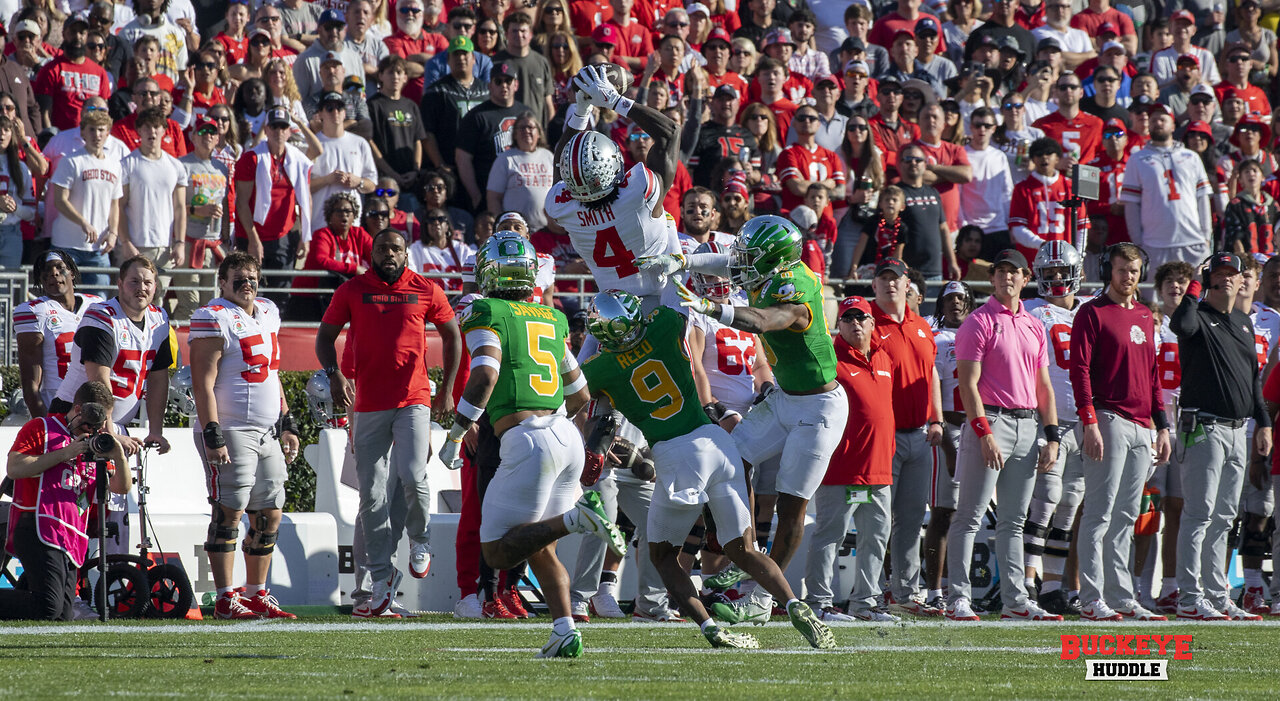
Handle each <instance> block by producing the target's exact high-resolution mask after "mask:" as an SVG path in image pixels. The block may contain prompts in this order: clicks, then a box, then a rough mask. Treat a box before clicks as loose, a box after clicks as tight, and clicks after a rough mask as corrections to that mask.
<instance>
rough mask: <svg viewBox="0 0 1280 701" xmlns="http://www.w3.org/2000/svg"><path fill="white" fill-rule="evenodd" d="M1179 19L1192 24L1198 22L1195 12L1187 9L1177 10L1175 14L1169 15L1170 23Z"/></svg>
mask: <svg viewBox="0 0 1280 701" xmlns="http://www.w3.org/2000/svg"><path fill="white" fill-rule="evenodd" d="M1178 20H1182V21H1183V22H1190V23H1191V24H1195V23H1196V16H1195V15H1193V14H1191V13H1190V12H1189V11H1187V10H1178V11H1177V12H1175V13H1173V14H1171V15H1169V24H1173V23H1174V22H1177V21H1178Z"/></svg>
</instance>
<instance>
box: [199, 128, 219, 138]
mask: <svg viewBox="0 0 1280 701" xmlns="http://www.w3.org/2000/svg"><path fill="white" fill-rule="evenodd" d="M217 135H218V128H217V127H215V126H206V127H200V128H199V129H196V136H217Z"/></svg>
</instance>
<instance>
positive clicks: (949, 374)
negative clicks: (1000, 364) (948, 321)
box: [933, 327, 964, 412]
mask: <svg viewBox="0 0 1280 701" xmlns="http://www.w3.org/2000/svg"><path fill="white" fill-rule="evenodd" d="M933 342H934V343H935V344H937V346H938V354H937V355H935V356H934V357H933V367H934V369H935V370H936V371H937V372H938V386H939V387H940V388H941V390H942V410H943V411H960V412H963V411H964V402H962V401H960V375H959V372H958V370H957V369H956V329H949V328H945V327H936V328H934V330H933Z"/></svg>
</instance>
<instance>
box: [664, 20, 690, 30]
mask: <svg viewBox="0 0 1280 701" xmlns="http://www.w3.org/2000/svg"><path fill="white" fill-rule="evenodd" d="M667 26H668V27H671V28H672V29H675V28H676V27H687V26H689V23H688V22H667Z"/></svg>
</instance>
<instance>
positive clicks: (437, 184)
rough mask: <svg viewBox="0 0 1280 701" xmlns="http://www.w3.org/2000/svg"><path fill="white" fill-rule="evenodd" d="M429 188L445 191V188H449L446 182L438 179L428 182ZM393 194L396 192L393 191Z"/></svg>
mask: <svg viewBox="0 0 1280 701" xmlns="http://www.w3.org/2000/svg"><path fill="white" fill-rule="evenodd" d="M427 189H428V190H439V191H440V192H444V191H445V190H447V189H448V188H446V187H445V186H444V183H442V182H439V181H437V182H434V183H427ZM392 194H395V193H394V192H392Z"/></svg>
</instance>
